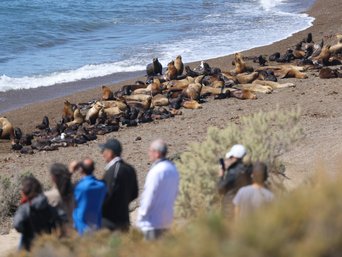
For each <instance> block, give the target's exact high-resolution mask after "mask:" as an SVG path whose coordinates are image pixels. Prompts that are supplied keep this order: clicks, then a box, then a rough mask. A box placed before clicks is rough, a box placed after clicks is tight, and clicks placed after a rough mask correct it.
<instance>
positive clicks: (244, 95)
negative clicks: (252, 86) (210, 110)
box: [231, 89, 257, 100]
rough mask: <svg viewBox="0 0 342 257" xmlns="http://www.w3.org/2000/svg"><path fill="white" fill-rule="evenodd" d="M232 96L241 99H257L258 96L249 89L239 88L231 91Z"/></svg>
mask: <svg viewBox="0 0 342 257" xmlns="http://www.w3.org/2000/svg"><path fill="white" fill-rule="evenodd" d="M231 96H233V97H235V98H237V99H240V100H247V99H250V100H255V99H257V96H256V95H255V94H253V93H252V92H251V91H250V90H247V89H242V90H240V89H238V90H232V91H231Z"/></svg>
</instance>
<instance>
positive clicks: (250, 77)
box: [236, 72, 259, 84]
mask: <svg viewBox="0 0 342 257" xmlns="http://www.w3.org/2000/svg"><path fill="white" fill-rule="evenodd" d="M258 77H259V73H258V72H252V73H250V74H248V73H240V74H237V75H236V79H237V81H238V82H239V83H240V84H248V83H252V82H253V81H254V80H256V79H257V78H258Z"/></svg>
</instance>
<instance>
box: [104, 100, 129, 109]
mask: <svg viewBox="0 0 342 257" xmlns="http://www.w3.org/2000/svg"><path fill="white" fill-rule="evenodd" d="M102 105H103V107H104V108H105V109H106V108H111V107H118V108H119V109H120V110H121V111H125V110H127V104H125V103H124V102H122V101H118V100H111V101H103V102H102Z"/></svg>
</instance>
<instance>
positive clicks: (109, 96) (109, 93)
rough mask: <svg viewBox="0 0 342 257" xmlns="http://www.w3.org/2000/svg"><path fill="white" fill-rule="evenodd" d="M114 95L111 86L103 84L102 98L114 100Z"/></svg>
mask: <svg viewBox="0 0 342 257" xmlns="http://www.w3.org/2000/svg"><path fill="white" fill-rule="evenodd" d="M113 99H114V95H113V92H112V90H110V88H109V87H107V86H102V100H104V101H107V100H113Z"/></svg>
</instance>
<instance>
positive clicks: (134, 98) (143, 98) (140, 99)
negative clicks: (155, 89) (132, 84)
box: [123, 95, 152, 103]
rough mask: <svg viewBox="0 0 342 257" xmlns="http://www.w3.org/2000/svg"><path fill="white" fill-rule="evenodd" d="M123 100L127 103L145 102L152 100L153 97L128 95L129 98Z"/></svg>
mask: <svg viewBox="0 0 342 257" xmlns="http://www.w3.org/2000/svg"><path fill="white" fill-rule="evenodd" d="M123 99H125V101H127V103H128V102H131V101H137V102H144V101H149V100H151V99H152V96H151V95H127V96H124V97H123Z"/></svg>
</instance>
